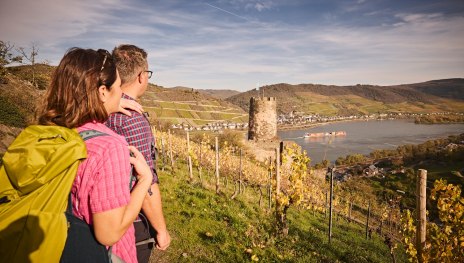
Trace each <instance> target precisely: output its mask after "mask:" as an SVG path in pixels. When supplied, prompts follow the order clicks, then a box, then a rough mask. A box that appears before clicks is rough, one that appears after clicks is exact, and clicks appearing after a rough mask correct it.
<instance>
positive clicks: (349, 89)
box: [226, 79, 464, 115]
mask: <svg viewBox="0 0 464 263" xmlns="http://www.w3.org/2000/svg"><path fill="white" fill-rule="evenodd" d="M260 92H261V94H262V93H264V96H266V97H276V98H277V101H278V104H277V110H278V112H280V113H288V112H291V111H293V110H296V111H300V112H304V113H307V114H323V115H336V114H338V115H350V114H370V113H377V112H413V113H427V112H443V111H455V112H463V111H464V95H463V94H464V79H447V80H434V81H428V82H423V83H417V84H403V85H396V86H374V85H356V86H328V85H318V84H299V85H290V84H285V83H281V84H275V85H268V86H264V87H261V90H260ZM251 96H258V91H257V90H250V91H247V92H243V93H240V94H238V95H235V96H232V97H229V98H227V99H226V100H227V101H229V102H231V103H234V104H235V105H238V106H240V107H241V108H242V109H244V110H245V109H248V107H249V99H250V97H251Z"/></svg>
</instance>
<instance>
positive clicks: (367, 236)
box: [366, 202, 371, 239]
mask: <svg viewBox="0 0 464 263" xmlns="http://www.w3.org/2000/svg"><path fill="white" fill-rule="evenodd" d="M370 217H371V202H369V204H368V205H367V219H366V239H367V238H369V219H370Z"/></svg>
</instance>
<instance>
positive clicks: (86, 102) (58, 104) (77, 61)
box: [37, 48, 117, 128]
mask: <svg viewBox="0 0 464 263" xmlns="http://www.w3.org/2000/svg"><path fill="white" fill-rule="evenodd" d="M116 78H117V72H116V65H115V63H114V61H113V57H112V56H111V54H110V53H108V51H106V50H103V49H99V50H97V51H95V50H93V49H82V48H71V49H69V50H68V51H67V52H66V54H65V55H64V57H63V58H62V59H61V62H60V64H59V65H58V67H57V68H56V69H55V72H54V73H53V77H52V80H51V83H50V86H49V87H48V89H47V91H46V93H45V95H44V99H43V103H42V104H41V105H39V108H38V111H37V116H38V118H37V119H38V123H39V124H42V125H58V126H64V127H68V128H76V127H79V126H81V125H83V124H85V123H87V122H89V121H97V122H104V121H106V119H107V118H108V113H107V112H106V109H105V107H104V106H103V102H102V101H101V100H100V96H99V91H98V88H99V87H100V86H101V85H104V86H106V87H107V89H111V86H112V85H113V83H114V82H115V81H116Z"/></svg>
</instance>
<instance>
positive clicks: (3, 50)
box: [0, 40, 23, 78]
mask: <svg viewBox="0 0 464 263" xmlns="http://www.w3.org/2000/svg"><path fill="white" fill-rule="evenodd" d="M13 49H14V45H13V44H10V42H5V41H2V40H0V78H2V77H3V76H4V75H5V74H6V69H5V66H7V65H9V64H11V63H14V62H19V63H21V62H22V59H23V58H22V56H17V55H16V56H15V55H14V54H13V53H12V52H11V51H12V50H13Z"/></svg>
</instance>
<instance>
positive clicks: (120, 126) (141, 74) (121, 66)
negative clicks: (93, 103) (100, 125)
mask: <svg viewBox="0 0 464 263" xmlns="http://www.w3.org/2000/svg"><path fill="white" fill-rule="evenodd" d="M113 58H114V60H115V62H116V67H117V69H118V71H119V76H120V77H121V89H122V92H123V94H122V98H124V99H127V100H132V101H134V102H135V100H136V99H138V98H140V96H142V95H143V93H144V92H145V90H146V89H147V86H148V79H149V78H151V76H152V74H153V72H152V71H150V70H148V61H147V53H146V52H145V50H143V49H141V48H139V47H137V46H134V45H120V46H118V47H116V48H114V50H113ZM130 112H131V115H132V116H127V115H124V114H119V113H116V114H112V115H111V116H110V117H109V119H108V121H107V122H106V125H107V126H108V127H109V128H111V129H112V130H114V131H115V132H116V133H118V134H120V135H122V136H124V137H125V138H126V140H127V142H128V143H129V145H132V146H135V147H136V148H137V149H138V150H139V151H140V152H141V153H142V154H143V156H144V157H145V160H146V161H147V163H148V165H149V166H150V168H151V170H152V172H153V182H152V186H151V188H150V190H149V192H148V194H147V196H146V197H145V200H144V202H143V205H142V213H141V214H140V215H139V218H138V219H137V220H136V221H135V222H134V227H135V239H136V243H137V259H138V262H140V263H142V262H148V260H149V258H150V254H151V250H152V247H153V245H154V239H152V238H151V234H150V230H152V228H151V227H153V228H154V229H155V230H156V248H158V249H160V250H165V249H167V247H168V246H169V244H170V242H171V237H170V235H169V232H168V231H167V228H166V222H165V220H164V215H163V209H162V203H161V194H160V191H159V186H158V183H159V181H158V176H157V174H156V170H155V163H154V158H155V139H154V137H153V133H152V131H151V126H150V123H149V121H148V119H147V116H146V115H145V114H140V113H139V112H136V111H130ZM134 178H135V177H134ZM134 183H135V181H134ZM131 184H133V180H132V178H131Z"/></svg>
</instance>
